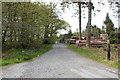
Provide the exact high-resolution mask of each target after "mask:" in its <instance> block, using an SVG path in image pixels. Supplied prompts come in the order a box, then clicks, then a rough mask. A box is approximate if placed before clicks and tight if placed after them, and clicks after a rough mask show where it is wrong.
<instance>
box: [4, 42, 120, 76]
mask: <svg viewBox="0 0 120 80" xmlns="http://www.w3.org/2000/svg"><path fill="white" fill-rule="evenodd" d="M2 71H3V75H2V77H3V78H118V75H117V69H113V68H109V67H106V66H105V65H103V64H101V63H97V62H95V61H93V60H90V59H87V58H85V57H83V56H81V55H79V54H76V53H74V52H73V51H71V50H69V49H68V48H67V47H66V46H65V45H63V44H55V45H53V49H52V50H50V51H49V52H47V53H45V54H43V55H41V56H38V57H37V58H36V59H34V60H33V61H31V62H25V63H20V64H15V65H11V66H9V67H5V68H3V70H2Z"/></svg>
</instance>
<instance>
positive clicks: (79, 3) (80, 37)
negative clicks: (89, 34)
mask: <svg viewBox="0 0 120 80" xmlns="http://www.w3.org/2000/svg"><path fill="white" fill-rule="evenodd" d="M78 5H79V35H80V36H79V39H80V40H81V39H82V33H81V2H78Z"/></svg>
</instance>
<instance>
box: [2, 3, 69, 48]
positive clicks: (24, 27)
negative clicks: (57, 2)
mask: <svg viewBox="0 0 120 80" xmlns="http://www.w3.org/2000/svg"><path fill="white" fill-rule="evenodd" d="M2 4H3V10H2V13H3V15H2V17H3V18H2V25H3V26H2V28H3V29H2V36H3V37H2V38H3V39H2V40H3V48H4V49H5V47H9V48H24V49H26V48H36V47H40V45H42V43H43V39H44V36H47V37H49V36H55V34H57V33H58V30H61V29H66V28H67V27H68V26H66V24H67V23H66V22H65V21H63V20H60V19H59V17H58V16H57V13H56V12H55V8H54V6H53V5H51V4H48V5H45V4H44V3H39V2H38V3H37V2H35V3H31V2H17V3H15V2H13V3H12V2H8V3H2Z"/></svg>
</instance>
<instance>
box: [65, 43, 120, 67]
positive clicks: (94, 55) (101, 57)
mask: <svg viewBox="0 0 120 80" xmlns="http://www.w3.org/2000/svg"><path fill="white" fill-rule="evenodd" d="M67 47H68V48H69V49H71V50H73V51H74V52H76V53H79V54H81V55H83V56H85V57H88V58H90V59H92V60H95V61H97V62H101V63H104V64H107V65H108V66H110V67H113V68H116V69H120V60H111V61H107V60H106V52H105V51H102V50H101V49H99V48H88V47H77V46H76V45H69V44H67ZM111 54H112V53H111Z"/></svg>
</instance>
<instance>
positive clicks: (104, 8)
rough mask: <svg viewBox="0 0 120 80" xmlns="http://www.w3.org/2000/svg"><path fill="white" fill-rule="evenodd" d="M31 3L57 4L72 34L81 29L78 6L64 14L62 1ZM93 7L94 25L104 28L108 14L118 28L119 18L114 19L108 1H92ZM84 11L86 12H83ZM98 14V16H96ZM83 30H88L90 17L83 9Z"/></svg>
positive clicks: (46, 0) (72, 6) (48, 0)
mask: <svg viewBox="0 0 120 80" xmlns="http://www.w3.org/2000/svg"><path fill="white" fill-rule="evenodd" d="M31 1H44V2H47V3H48V2H55V3H57V4H58V6H57V8H58V10H59V11H60V12H61V19H63V20H65V21H67V22H68V23H69V24H70V25H71V30H72V32H76V29H77V28H79V20H78V15H75V13H77V10H75V9H78V7H76V5H70V6H69V9H68V8H66V9H65V11H64V12H63V11H62V10H60V7H59V6H60V5H59V3H60V2H61V0H31ZM98 1H102V2H103V3H104V5H102V4H98ZM92 2H93V5H94V6H95V9H94V11H92V25H97V26H98V27H99V28H102V25H103V21H104V20H105V17H106V14H107V12H108V13H109V15H110V18H111V19H112V21H113V23H114V27H118V21H117V18H115V17H113V16H112V15H113V14H114V13H113V12H112V10H110V6H109V4H108V2H107V0H92ZM83 10H84V11H83ZM97 10H101V11H100V12H97ZM95 13H96V15H95ZM82 14H83V15H82V30H84V29H85V28H86V24H87V21H88V19H87V16H88V9H87V8H86V9H84V8H82ZM61 33H65V31H61Z"/></svg>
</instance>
